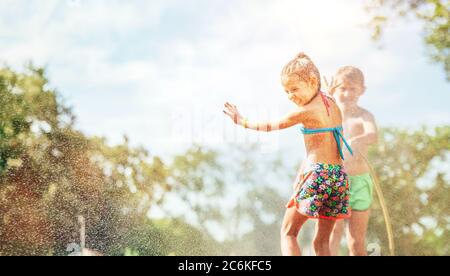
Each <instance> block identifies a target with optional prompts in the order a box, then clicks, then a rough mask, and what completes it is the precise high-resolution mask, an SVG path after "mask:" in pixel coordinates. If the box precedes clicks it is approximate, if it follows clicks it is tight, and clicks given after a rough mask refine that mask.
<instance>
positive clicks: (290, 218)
mask: <svg viewBox="0 0 450 276" xmlns="http://www.w3.org/2000/svg"><path fill="white" fill-rule="evenodd" d="M307 220H308V218H307V217H305V216H303V215H301V214H300V213H299V212H298V211H297V209H296V208H295V207H294V208H287V209H286V214H285V215H284V219H283V225H282V227H281V233H280V234H281V254H282V255H283V256H301V254H302V253H301V250H300V247H299V246H298V243H297V237H298V233H299V232H300V229H301V228H302V226H303V224H305V222H306V221H307Z"/></svg>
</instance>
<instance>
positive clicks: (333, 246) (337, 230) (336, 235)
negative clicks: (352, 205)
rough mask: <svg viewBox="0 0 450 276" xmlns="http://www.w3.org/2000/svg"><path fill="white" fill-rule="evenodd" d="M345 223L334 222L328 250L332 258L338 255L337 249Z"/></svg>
mask: <svg viewBox="0 0 450 276" xmlns="http://www.w3.org/2000/svg"><path fill="white" fill-rule="evenodd" d="M344 230H345V222H344V220H338V221H336V225H335V226H334V229H333V232H332V233H331V238H330V250H331V255H332V256H337V255H339V249H340V248H341V240H342V237H343V236H344Z"/></svg>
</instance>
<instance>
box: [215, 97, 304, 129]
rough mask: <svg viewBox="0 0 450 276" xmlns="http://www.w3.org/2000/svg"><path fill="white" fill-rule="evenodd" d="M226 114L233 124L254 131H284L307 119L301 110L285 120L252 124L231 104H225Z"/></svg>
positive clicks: (290, 114) (291, 113) (292, 113)
mask: <svg viewBox="0 0 450 276" xmlns="http://www.w3.org/2000/svg"><path fill="white" fill-rule="evenodd" d="M223 112H224V113H225V114H227V115H228V116H230V118H231V119H232V120H233V122H234V123H235V124H237V125H240V126H242V127H244V128H248V129H253V130H257V131H264V132H270V131H275V130H282V129H286V128H289V127H292V126H294V125H297V124H300V123H302V122H303V120H304V119H305V117H306V116H305V115H306V110H305V109H303V108H299V109H298V110H295V111H292V112H290V113H289V114H287V115H286V116H284V117H283V118H281V119H280V120H278V121H274V122H252V121H249V120H247V119H246V118H244V117H243V116H242V115H241V114H240V113H239V111H238V110H237V107H236V106H235V105H233V104H230V103H228V102H227V103H225V109H224V110H223Z"/></svg>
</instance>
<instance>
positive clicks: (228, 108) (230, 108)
mask: <svg viewBox="0 0 450 276" xmlns="http://www.w3.org/2000/svg"><path fill="white" fill-rule="evenodd" d="M224 106H225V109H224V110H223V113H225V114H226V115H228V116H230V118H231V120H233V122H234V123H235V124H237V123H238V122H239V120H240V119H242V116H241V114H240V113H239V111H238V110H237V107H236V106H235V105H234V104H230V103H228V102H226V103H225V105H224Z"/></svg>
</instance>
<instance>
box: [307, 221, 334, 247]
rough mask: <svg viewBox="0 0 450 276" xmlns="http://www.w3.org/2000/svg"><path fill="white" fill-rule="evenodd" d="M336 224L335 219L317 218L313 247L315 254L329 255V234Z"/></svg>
mask: <svg viewBox="0 0 450 276" xmlns="http://www.w3.org/2000/svg"><path fill="white" fill-rule="evenodd" d="M335 224H336V221H335V220H329V219H319V221H318V223H317V231H316V236H315V237H314V242H313V247H314V251H315V252H316V256H331V251H330V236H331V232H333V228H334V226H335Z"/></svg>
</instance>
